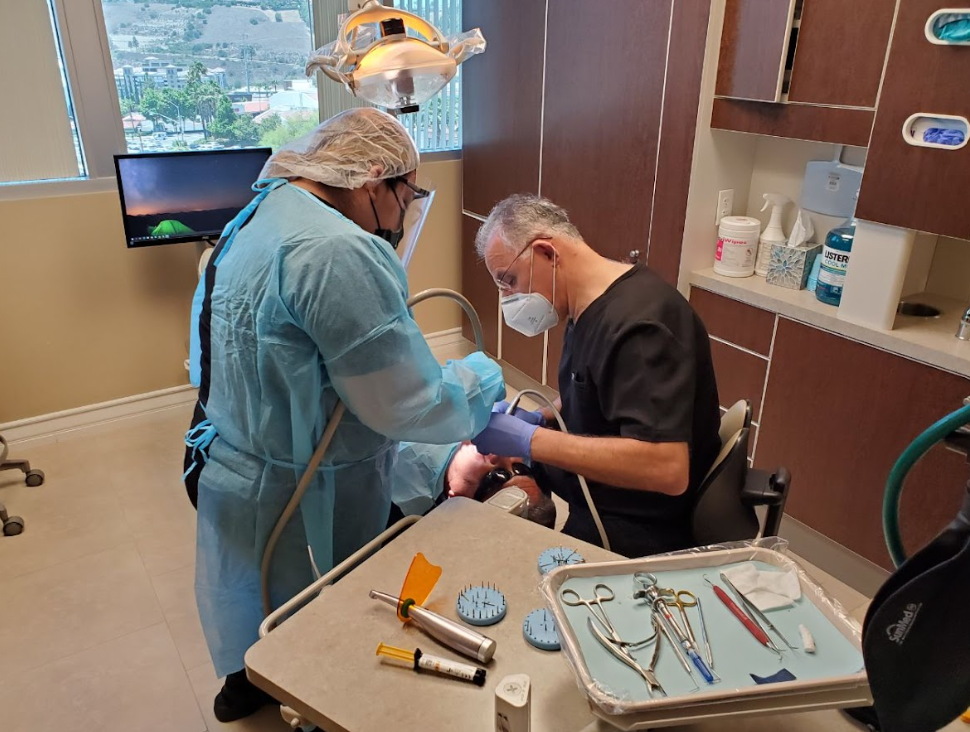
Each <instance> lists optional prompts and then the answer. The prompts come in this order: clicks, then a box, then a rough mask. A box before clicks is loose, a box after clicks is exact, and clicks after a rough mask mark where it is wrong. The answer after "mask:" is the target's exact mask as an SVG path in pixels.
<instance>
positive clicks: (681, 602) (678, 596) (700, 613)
mask: <svg viewBox="0 0 970 732" xmlns="http://www.w3.org/2000/svg"><path fill="white" fill-rule="evenodd" d="M660 594H661V595H663V596H667V595H669V596H671V597H673V599H674V604H675V605H677V609H678V610H679V611H680V617H681V618H682V619H683V621H684V629H685V630H686V631H687V635H688V637H690V640H691V642H692V643H693V644H694V645H695V646H696V645H697V636H695V635H694V629H693V628H692V627H691V624H690V616H689V615H688V614H687V610H685V608H688V607H696V608H697V617H698V618H700V623H701V640H703V641H704V649H705V651H706V652H707V664H708V666H710V667H711V668H714V651H713V650H712V649H711V641H710V638H708V636H707V621H705V620H704V609H703V608H702V607H701V601H700V598H699V597H697V595H695V594H694V593H693V592H691V591H690V590H661V591H660ZM685 598H686V599H685Z"/></svg>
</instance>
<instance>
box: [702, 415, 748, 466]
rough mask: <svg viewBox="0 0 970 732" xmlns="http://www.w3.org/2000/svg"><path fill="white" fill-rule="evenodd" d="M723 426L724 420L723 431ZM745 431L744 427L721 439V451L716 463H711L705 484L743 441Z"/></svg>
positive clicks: (715, 460)
mask: <svg viewBox="0 0 970 732" xmlns="http://www.w3.org/2000/svg"><path fill="white" fill-rule="evenodd" d="M725 416H726V415H725ZM723 425H724V422H723V420H722V422H721V426H722V429H723ZM743 431H744V427H743V426H742V427H740V428H738V430H737V431H736V432H734V433H732V434H731V435H729V436H728V437H727V438H724V437H721V451H720V452H719V453H718V454H717V457H716V458H715V459H714V462H713V463H711V467H710V469H708V471H707V475H705V476H704V481H705V482H706V481H707V479H708V478H710V477H711V473H713V472H714V471H715V470H717V468H718V466H720V464H721V463H723V462H724V461H725V460H727V457H728V455H730V454H731V450H733V449H734V446H735V445H736V444H737V443H738V440H740V439H741V434H742V432H743Z"/></svg>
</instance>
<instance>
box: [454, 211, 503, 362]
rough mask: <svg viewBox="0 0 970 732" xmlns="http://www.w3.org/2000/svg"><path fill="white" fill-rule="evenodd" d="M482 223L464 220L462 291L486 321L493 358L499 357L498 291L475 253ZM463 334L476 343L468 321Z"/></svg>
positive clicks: (488, 350)
mask: <svg viewBox="0 0 970 732" xmlns="http://www.w3.org/2000/svg"><path fill="white" fill-rule="evenodd" d="M479 226H481V222H480V221H479V220H478V219H474V218H472V217H471V216H468V215H464V216H462V217H461V292H462V294H463V295H464V296H465V297H467V298H468V300H469V302H471V304H472V307H474V308H475V312H477V313H478V317H479V319H480V320H481V321H482V330H483V331H485V350H486V351H487V352H488V353H490V354H491V355H493V356H497V355H498V328H499V323H498V288H497V287H495V283H494V282H493V281H492V276H491V275H490V274H489V273H488V270H487V269H486V268H485V263H484V262H482V261H481V260H480V259H479V258H478V254H476V252H475V234H477V233H478V227H479ZM461 333H462V335H463V336H464V337H465V338H466V339H467V340H469V341H471V342H472V343H474V342H475V333H474V331H472V327H471V325H470V324H469V322H468V318H466V317H463V318H462V328H461Z"/></svg>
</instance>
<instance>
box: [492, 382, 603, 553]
mask: <svg viewBox="0 0 970 732" xmlns="http://www.w3.org/2000/svg"><path fill="white" fill-rule="evenodd" d="M524 396H530V397H533V398H535V399H538V400H539V401H540V402H542V403H543V404H545V405H546V406H547V407H549V410H550V411H551V412H552V416H553V417H555V418H556V423H557V424H558V425H559V430H560V431H561V432H562V433H563V434H565V435H568V434H569V430H567V429H566V423H565V422H564V421H563V419H562V415H561V414H560V413H559V410H558V409H556V405H555V404H553V402H552V400H551V399H550V398H549V397H547V396H546V395H545V394H543V393H542V392H541V391H536V390H535V389H523V390H522V391H520V392H519V393H518V394H516V395H515V398H514V399H512V401H510V402H509V408H508V409H507V410H506V414H515V409H516V407H518V406H519V402H520V401H522V397H524ZM576 478H577V479H578V480H579V487H580V488H582V489H583V496H584V497H585V498H586V506H587V507H588V508H589V512H590V514H592V516H593V523H594V524H596V531H597V532H599V535H600V541H601V542H603V548H604V549H606V551H610V538H609V537H608V536H607V535H606V529H605V528H604V527H603V521H602V519H600V513H599V511H597V510H596V505H595V504H594V503H593V496H592V495H591V494H590V492H589V484H587V483H586V478H584V477H583V476H582V475H580V474H579V473H577V474H576Z"/></svg>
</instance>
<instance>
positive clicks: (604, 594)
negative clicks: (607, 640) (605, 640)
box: [560, 583, 620, 641]
mask: <svg viewBox="0 0 970 732" xmlns="http://www.w3.org/2000/svg"><path fill="white" fill-rule="evenodd" d="M560 597H561V598H562V601H563V602H564V603H565V604H566V605H569V606H570V607H579V606H580V605H585V606H586V609H587V610H589V612H590V614H591V615H592V616H593V617H594V618H596V619H597V620H598V621H599V622H600V623H601V624H602V625H603V627H604V628H606V630H607V631H609V634H610V637H611V638H613V640H615V641H619V640H620V636H619V635H618V634H617V632H616V628H614V627H613V623H611V622H610V618H609V616H608V615H607V614H606V610H604V609H603V603H604V602H612V601H613V600H614V599H616V594H615V593H614V592H613V590H612V589H610V587H609V586H608V585H604V584H603V583H600V584H598V585H596V586H595V587H594V588H593V597H591V598H589V599H586V598H585V597H582V596H580V594H579V593H578V592H576V590H570V589H567V590H563V591H562V592H561V593H560ZM597 610H599V612H597Z"/></svg>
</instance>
